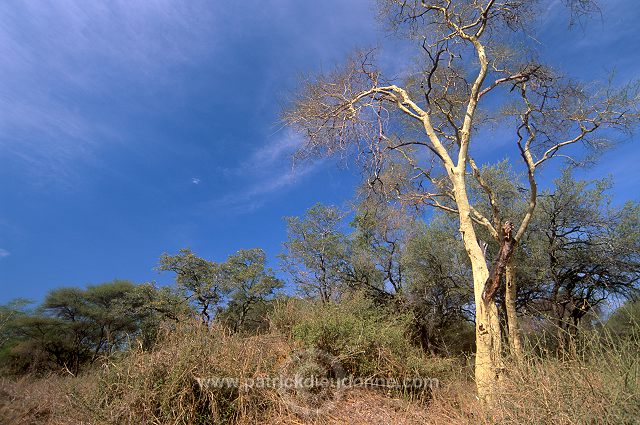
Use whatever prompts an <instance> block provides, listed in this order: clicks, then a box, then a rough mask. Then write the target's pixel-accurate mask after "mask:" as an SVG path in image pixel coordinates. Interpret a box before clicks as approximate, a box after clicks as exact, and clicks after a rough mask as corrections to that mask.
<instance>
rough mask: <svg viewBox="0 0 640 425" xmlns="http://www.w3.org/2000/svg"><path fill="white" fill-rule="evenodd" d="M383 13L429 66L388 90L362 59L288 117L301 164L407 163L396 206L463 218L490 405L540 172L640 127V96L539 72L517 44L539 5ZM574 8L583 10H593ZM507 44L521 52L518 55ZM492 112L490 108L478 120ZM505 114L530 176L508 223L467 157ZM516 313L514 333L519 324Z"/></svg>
mask: <svg viewBox="0 0 640 425" xmlns="http://www.w3.org/2000/svg"><path fill="white" fill-rule="evenodd" d="M379 3H380V5H381V10H382V14H383V16H384V17H385V18H388V20H389V22H390V23H391V26H392V28H393V29H394V30H397V31H398V32H400V33H405V34H408V35H409V36H410V37H411V38H413V39H414V40H417V42H418V43H417V45H418V47H419V51H420V53H421V57H420V60H421V61H422V63H423V64H424V67H422V69H419V70H418V72H417V73H414V75H413V76H412V77H410V78H408V79H407V80H406V81H391V80H387V79H385V78H384V77H383V75H382V74H381V72H380V70H379V69H377V68H376V67H375V66H374V64H373V61H372V59H371V55H369V54H364V55H360V56H356V57H355V58H353V59H351V60H349V61H348V62H347V64H346V65H345V66H344V67H343V68H342V69H338V70H337V71H335V72H333V73H330V74H328V75H319V76H317V77H316V78H314V79H312V80H310V81H309V82H308V83H307V84H306V85H305V86H304V87H303V88H302V89H301V90H300V91H299V93H298V94H297V97H296V98H295V99H294V101H293V103H292V105H291V107H290V108H289V109H288V111H286V112H285V115H284V119H285V121H286V122H287V123H288V124H290V125H291V126H293V127H294V128H297V129H298V130H299V131H301V132H302V133H303V134H304V135H305V136H306V137H305V140H306V143H305V145H304V147H303V148H302V150H301V152H300V154H301V156H305V155H310V156H313V155H318V154H321V155H322V154H333V153H336V152H339V151H342V152H345V151H346V152H350V153H354V154H356V156H357V157H358V158H360V159H362V160H363V163H364V164H366V165H367V166H368V167H367V168H368V169H369V170H370V172H371V176H372V178H370V181H373V182H375V181H376V180H378V179H379V178H380V176H381V175H383V174H384V173H383V171H384V170H385V167H386V166H388V164H390V163H397V160H398V158H399V159H401V160H404V161H405V163H406V164H408V165H409V167H410V168H411V169H412V170H413V171H414V173H413V176H411V179H409V180H408V181H407V182H406V183H405V184H403V185H400V186H399V187H400V188H402V191H398V199H400V200H403V201H407V200H410V201H414V202H420V203H422V204H423V205H429V206H433V207H436V208H440V209H443V210H446V211H449V212H451V213H453V214H456V215H457V217H458V221H459V231H460V233H461V236H462V241H463V244H464V247H465V251H466V254H467V256H468V258H469V261H470V263H471V269H472V275H473V288H474V301H475V322H476V323H475V324H476V363H475V378H476V385H477V390H478V395H479V397H480V398H481V399H483V400H486V401H488V402H490V401H491V399H492V393H493V389H494V388H497V383H498V381H499V378H500V375H501V373H502V372H501V371H502V369H503V368H502V347H501V334H500V322H499V319H498V311H497V308H496V304H495V300H494V297H495V295H496V292H497V291H498V285H499V283H500V280H501V278H502V275H503V274H504V272H505V269H506V271H507V281H508V282H507V283H508V285H507V293H506V294H505V299H506V304H507V305H512V304H513V303H514V302H515V300H514V299H515V296H514V294H515V283H514V282H512V281H510V279H512V278H513V276H514V273H513V265H512V264H511V263H510V259H511V255H512V253H513V250H514V248H515V246H516V245H517V243H518V241H519V240H521V238H522V236H523V235H524V233H525V232H526V230H527V227H528V225H529V223H530V221H531V218H532V216H533V212H534V210H535V207H536V202H537V190H538V189H537V181H536V172H537V171H538V170H539V169H540V167H541V166H542V165H543V164H544V163H546V162H547V161H549V160H550V159H552V158H554V157H556V156H558V155H559V153H562V152H563V151H564V150H565V149H566V148H567V147H569V146H572V145H578V144H583V145H586V146H591V147H594V146H596V145H597V144H598V143H599V142H600V139H596V136H595V135H596V134H599V135H600V136H604V135H607V136H609V135H611V134H612V133H611V132H603V131H602V130H603V129H613V130H621V131H627V130H629V129H630V128H632V127H633V126H634V125H635V124H636V122H637V119H638V114H637V104H638V96H637V92H636V91H633V90H631V88H630V87H623V88H621V89H617V90H614V89H612V88H611V87H602V88H598V87H594V86H593V85H590V86H585V85H581V84H579V83H576V82H573V81H571V80H568V79H566V78H563V77H562V76H560V75H558V74H556V73H554V72H553V71H552V70H551V69H550V68H548V67H545V66H544V65H543V64H542V63H539V62H537V61H536V60H535V55H534V54H532V53H531V51H530V50H527V49H526V48H525V47H526V46H525V44H526V43H527V40H528V38H523V37H520V38H519V39H518V37H519V35H520V34H522V32H523V31H525V30H526V29H527V27H528V26H530V25H532V24H534V23H535V22H536V16H539V15H541V13H539V12H540V11H542V10H544V7H546V5H544V4H543V3H541V2H536V1H530V0H460V1H455V2H454V1H452V0H421V1H418V0H383V1H380V2H379ZM566 3H568V4H570V5H571V6H574V10H576V11H584V10H586V9H587V8H588V7H589V4H590V3H591V2H589V1H587V0H575V1H567V2H566ZM536 12H538V13H536ZM510 42H512V43H511V45H512V46H516V44H517V48H510V47H509V45H510ZM495 93H499V94H501V95H502V96H499V97H496V95H495ZM488 98H492V102H491V103H489V102H487V101H486V99H488ZM483 104H485V105H486V108H485V109H484V110H481V109H480V108H481V106H482V105H483ZM507 106H508V108H507ZM505 110H506V111H507V114H506V116H505V118H504V119H505V120H507V122H509V123H510V124H512V125H513V128H514V139H515V143H516V146H517V149H518V150H519V152H520V157H521V160H522V161H523V164H524V168H525V170H526V176H527V178H526V183H524V185H526V186H527V188H526V189H525V190H526V191H527V192H528V196H529V201H528V205H527V208H526V210H525V211H524V212H523V214H522V216H521V217H517V218H516V217H510V218H509V219H508V218H507V217H504V216H503V214H502V211H501V208H500V205H499V202H498V199H497V197H496V196H495V193H494V190H493V188H492V187H491V186H490V185H489V184H488V183H487V182H486V181H485V179H484V178H483V173H482V170H481V168H480V167H479V166H478V165H477V163H476V162H475V161H474V159H473V158H472V157H471V155H470V147H471V146H472V145H475V144H477V143H483V142H484V143H491V140H490V139H489V138H487V134H486V132H483V131H482V130H483V128H482V127H483V126H482V124H483V122H484V120H483V118H486V116H487V115H486V114H490V113H492V112H494V115H495V113H497V112H500V113H503V112H504V111H505ZM407 123H408V124H407ZM401 129H403V134H402V135H401V136H402V137H399V136H398V132H399V131H400V130H401ZM493 137H495V136H493V135H491V138H493ZM390 159H393V161H390ZM513 161H518V159H515V158H514V159H513ZM469 178H471V179H475V180H476V182H477V183H478V185H479V186H480V187H481V188H482V189H483V190H484V191H485V192H486V194H487V196H488V198H489V200H490V205H491V213H490V215H489V216H488V217H487V216H486V215H484V214H482V213H481V212H480V211H479V210H478V208H476V206H474V205H473V203H472V202H471V200H470V196H469V183H468V180H469ZM516 224H517V225H516ZM477 226H482V227H483V228H485V229H486V230H487V231H488V232H489V233H490V234H491V236H492V237H493V238H494V239H495V240H497V241H499V242H500V245H501V248H500V251H499V254H498V256H497V258H496V260H495V261H494V266H493V267H492V269H491V271H490V268H489V266H488V265H487V262H486V259H485V252H484V251H483V247H482V246H481V244H480V243H479V241H478V238H477ZM512 231H514V233H512ZM513 312H515V309H513ZM507 315H508V318H509V319H512V322H511V324H510V325H511V326H512V327H513V328H514V329H517V326H516V325H515V315H513V317H512V316H511V315H510V314H509V313H508V314H507ZM515 339H517V338H515Z"/></svg>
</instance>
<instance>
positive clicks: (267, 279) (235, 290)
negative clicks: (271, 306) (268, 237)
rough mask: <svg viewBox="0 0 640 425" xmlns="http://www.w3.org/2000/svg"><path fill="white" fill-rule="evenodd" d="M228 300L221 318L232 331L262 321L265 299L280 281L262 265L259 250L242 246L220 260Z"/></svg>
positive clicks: (250, 326) (246, 328) (264, 263)
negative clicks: (223, 260)
mask: <svg viewBox="0 0 640 425" xmlns="http://www.w3.org/2000/svg"><path fill="white" fill-rule="evenodd" d="M221 267H222V271H223V273H224V276H225V287H226V289H227V292H228V294H229V302H228V304H227V306H226V308H225V309H224V310H223V312H222V318H221V320H222V321H223V323H225V324H226V325H227V326H229V327H230V328H231V329H232V330H234V331H239V330H255V329H257V328H261V327H263V326H264V324H265V320H264V319H265V318H264V313H266V311H267V302H268V301H269V299H270V298H271V297H272V296H273V295H274V293H275V291H276V290H278V289H279V288H281V287H282V286H283V285H284V283H283V282H282V281H281V280H280V279H278V278H276V277H275V276H274V274H273V270H271V269H270V268H267V267H266V256H265V253H264V251H263V250H261V249H259V248H255V249H243V250H240V251H238V252H237V253H236V254H234V255H232V256H230V257H229V258H228V259H227V261H226V262H225V263H224V264H222V266H221Z"/></svg>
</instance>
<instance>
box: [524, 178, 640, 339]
mask: <svg viewBox="0 0 640 425" xmlns="http://www.w3.org/2000/svg"><path fill="white" fill-rule="evenodd" d="M610 189H611V182H610V181H608V180H606V179H605V180H599V181H595V182H587V181H582V180H577V179H575V178H573V176H572V174H571V171H570V170H566V171H565V172H564V173H563V174H562V176H561V177H560V178H558V179H557V180H556V182H555V188H554V189H553V191H549V192H546V193H544V194H543V196H542V199H541V202H540V208H539V210H538V212H537V214H536V217H535V218H534V221H533V223H532V227H533V229H534V231H533V232H531V235H530V237H529V238H527V239H526V240H525V241H524V242H523V244H524V246H525V248H526V249H527V250H528V251H530V252H532V256H534V257H535V258H536V259H537V260H536V261H537V264H536V267H537V268H538V270H542V271H544V272H543V273H542V274H540V275H538V276H536V278H535V281H534V282H533V288H528V289H532V290H533V291H535V294H534V297H533V300H532V301H531V302H529V304H528V307H530V309H531V310H532V311H535V312H538V313H542V314H545V315H548V316H550V317H551V318H552V320H553V322H554V324H555V325H556V327H557V330H558V342H559V344H560V347H562V346H564V345H566V343H567V340H568V339H569V338H571V337H572V336H574V335H575V333H576V332H577V330H578V325H579V324H580V322H581V320H582V319H583V318H584V317H585V316H586V315H587V314H588V313H590V312H592V311H593V310H594V309H596V308H597V307H599V306H600V305H601V304H602V303H603V302H605V301H606V300H609V299H612V298H617V299H628V298H631V297H633V296H634V295H637V294H638V290H639V289H640V288H639V283H640V205H638V204H637V203H634V202H628V203H626V204H625V205H624V206H622V207H619V208H617V207H613V206H611V205H610V199H609V196H608V194H607V192H608V190H610ZM534 251H535V252H534ZM524 295H529V294H527V293H525V294H524Z"/></svg>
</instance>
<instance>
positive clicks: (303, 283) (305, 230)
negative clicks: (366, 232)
mask: <svg viewBox="0 0 640 425" xmlns="http://www.w3.org/2000/svg"><path fill="white" fill-rule="evenodd" d="M285 220H286V222H287V240H286V242H284V244H283V245H284V248H285V252H284V253H283V254H281V255H280V259H281V261H282V268H283V270H285V271H286V272H287V273H288V274H289V275H290V276H291V277H292V278H293V281H294V282H295V283H296V285H297V286H298V287H299V288H300V290H301V291H302V292H303V293H304V294H305V295H307V296H311V297H316V298H318V299H320V300H321V301H322V302H324V303H326V302H329V301H331V300H333V299H335V298H336V297H337V296H338V294H339V292H340V290H341V286H342V284H343V283H344V276H345V270H346V269H347V266H346V265H347V262H348V261H347V252H348V249H349V248H348V246H349V242H348V239H347V236H346V235H345V234H344V233H342V232H341V231H340V228H339V227H340V224H341V222H342V215H341V214H340V211H339V210H338V209H337V208H336V207H333V206H326V205H322V204H316V205H314V206H313V207H311V208H309V210H308V211H307V212H306V214H305V216H304V217H302V218H299V217H285Z"/></svg>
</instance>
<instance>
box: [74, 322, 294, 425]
mask: <svg viewBox="0 0 640 425" xmlns="http://www.w3.org/2000/svg"><path fill="white" fill-rule="evenodd" d="M289 351H290V347H289V345H288V344H287V342H286V341H285V340H283V339H282V338H273V337H269V336H256V337H249V338H242V337H241V336H239V335H232V334H230V333H229V332H228V331H225V330H224V329H223V328H222V327H219V326H213V327H207V326H203V325H201V324H199V323H195V322H188V323H182V324H179V325H178V326H177V328H176V329H173V330H166V331H164V332H163V333H162V334H161V336H160V337H159V343H158V344H157V345H156V348H155V349H154V350H153V351H151V352H145V351H142V350H132V351H131V352H129V353H127V354H125V355H124V356H122V358H120V359H115V360H114V361H113V362H110V363H109V364H108V365H107V366H105V367H104V371H103V372H102V373H100V375H99V376H98V385H97V390H96V391H95V392H94V393H92V394H90V395H89V396H88V397H84V398H82V404H84V406H83V407H84V408H86V409H91V410H92V411H93V414H94V420H95V421H96V422H98V423H156V424H164V423H189V424H215V423H231V422H235V421H237V420H238V419H239V418H243V420H245V421H249V422H251V421H252V420H253V421H256V422H261V421H262V420H263V418H264V417H265V415H268V414H269V412H270V411H272V410H273V409H276V408H278V401H277V397H276V396H277V395H276V394H275V393H274V392H273V391H269V390H268V389H259V388H256V389H251V390H250V391H242V389H241V388H238V387H235V386H233V385H230V386H223V387H221V388H215V387H213V386H206V385H205V386H203V385H200V383H199V381H198V380H202V379H209V378H227V377H229V378H238V379H240V381H241V382H242V380H243V379H247V378H253V379H255V378H257V377H260V376H263V375H265V374H268V375H273V374H275V373H276V372H277V369H278V364H279V362H281V361H282V359H284V358H286V356H287V354H288V353H289ZM201 382H204V381H201Z"/></svg>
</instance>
